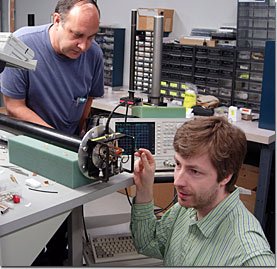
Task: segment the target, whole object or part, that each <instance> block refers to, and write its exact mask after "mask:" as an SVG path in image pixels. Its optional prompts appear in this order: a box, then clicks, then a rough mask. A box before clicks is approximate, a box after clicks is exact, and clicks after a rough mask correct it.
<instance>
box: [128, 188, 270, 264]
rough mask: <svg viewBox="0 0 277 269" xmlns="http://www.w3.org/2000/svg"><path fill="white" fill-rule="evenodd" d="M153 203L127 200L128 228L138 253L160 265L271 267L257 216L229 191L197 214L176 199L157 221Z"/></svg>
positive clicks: (267, 246) (237, 191)
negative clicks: (130, 203) (207, 210)
mask: <svg viewBox="0 0 277 269" xmlns="http://www.w3.org/2000/svg"><path fill="white" fill-rule="evenodd" d="M153 209H154V206H153V203H148V204H133V206H132V217H131V224H130V225H131V231H132V236H133V239H134V244H135V246H136V248H137V250H138V252H139V253H142V254H144V255H147V256H150V257H154V258H159V259H163V260H164V265H165V266H275V256H274V254H273V253H272V252H271V250H270V247H269V244H268V242H267V240H266V237H265V235H264V232H263V230H262V228H261V225H260V223H259V222H258V220H257V219H256V218H255V217H254V216H253V215H252V214H251V213H250V212H249V211H248V210H247V209H246V208H245V206H244V205H243V203H242V202H241V201H240V199H239V190H238V189H237V190H235V191H234V192H233V193H232V194H230V195H229V196H228V197H227V198H226V199H224V200H223V201H222V202H221V203H220V204H219V205H218V206H217V207H216V208H214V209H213V210H212V211H211V212H210V213H209V214H208V215H206V216H205V217H204V218H203V219H201V220H199V221H197V220H196V210H195V209H193V208H185V207H181V206H180V205H179V203H176V204H175V205H174V206H173V207H172V208H171V209H170V210H168V211H167V212H166V213H165V214H164V215H163V217H162V218H161V219H160V220H157V219H156V217H155V216H154V214H153Z"/></svg>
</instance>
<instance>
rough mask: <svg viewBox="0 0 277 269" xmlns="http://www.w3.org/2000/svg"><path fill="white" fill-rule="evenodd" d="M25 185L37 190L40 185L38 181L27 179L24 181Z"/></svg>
mask: <svg viewBox="0 0 277 269" xmlns="http://www.w3.org/2000/svg"><path fill="white" fill-rule="evenodd" d="M25 184H26V185H27V186H30V187H32V188H39V187H41V183H40V182H39V181H37V180H35V179H33V178H27V179H26V180H25Z"/></svg>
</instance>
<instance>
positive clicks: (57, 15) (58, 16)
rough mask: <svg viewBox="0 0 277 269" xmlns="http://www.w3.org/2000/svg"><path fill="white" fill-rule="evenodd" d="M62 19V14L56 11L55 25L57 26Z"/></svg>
mask: <svg viewBox="0 0 277 269" xmlns="http://www.w3.org/2000/svg"><path fill="white" fill-rule="evenodd" d="M60 21H61V15H60V14H59V13H57V12H54V13H53V23H54V25H56V26H57V25H58V24H59V23H60Z"/></svg>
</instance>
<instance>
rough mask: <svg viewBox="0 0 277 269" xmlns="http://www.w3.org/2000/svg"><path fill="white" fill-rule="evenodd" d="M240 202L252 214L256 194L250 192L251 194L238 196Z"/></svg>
mask: <svg viewBox="0 0 277 269" xmlns="http://www.w3.org/2000/svg"><path fill="white" fill-rule="evenodd" d="M239 197H240V200H241V201H242V202H243V204H244V205H245V207H246V208H247V209H248V210H249V211H250V212H251V213H252V214H254V211H255V205H256V192H255V191H251V194H240V195H239Z"/></svg>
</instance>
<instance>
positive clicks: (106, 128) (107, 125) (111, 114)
mask: <svg viewBox="0 0 277 269" xmlns="http://www.w3.org/2000/svg"><path fill="white" fill-rule="evenodd" d="M125 104H126V102H122V103H119V104H118V105H117V106H116V107H115V108H114V109H113V111H112V112H111V113H110V115H109V116H108V119H107V122H106V127H105V133H106V134H109V133H110V132H109V125H110V121H111V118H112V116H113V114H114V112H115V111H116V110H117V109H118V108H119V107H120V106H124V105H125Z"/></svg>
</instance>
